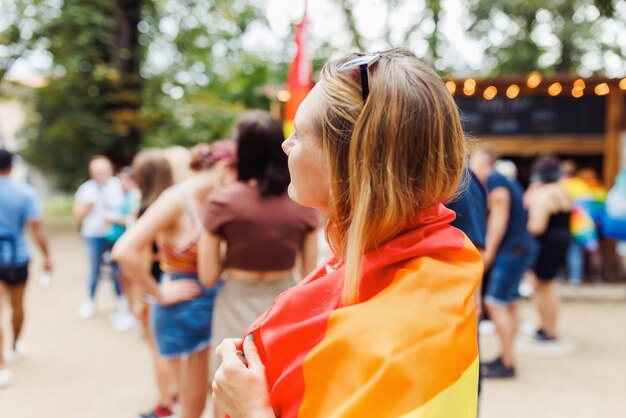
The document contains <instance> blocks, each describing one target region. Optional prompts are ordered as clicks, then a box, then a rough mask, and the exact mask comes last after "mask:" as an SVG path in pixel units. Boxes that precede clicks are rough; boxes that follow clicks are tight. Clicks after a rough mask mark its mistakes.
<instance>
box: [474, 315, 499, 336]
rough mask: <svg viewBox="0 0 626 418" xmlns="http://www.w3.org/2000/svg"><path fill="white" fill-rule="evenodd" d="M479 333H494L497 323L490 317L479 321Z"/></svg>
mask: <svg viewBox="0 0 626 418" xmlns="http://www.w3.org/2000/svg"><path fill="white" fill-rule="evenodd" d="M478 333H479V334H480V335H493V334H495V333H496V325H495V324H494V323H493V321H490V320H489V319H483V320H482V321H480V322H479V323H478Z"/></svg>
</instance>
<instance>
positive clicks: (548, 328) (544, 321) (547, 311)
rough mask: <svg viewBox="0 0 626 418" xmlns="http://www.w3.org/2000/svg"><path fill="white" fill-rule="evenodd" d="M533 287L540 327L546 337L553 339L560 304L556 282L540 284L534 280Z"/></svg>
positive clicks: (540, 282)
mask: <svg viewBox="0 0 626 418" xmlns="http://www.w3.org/2000/svg"><path fill="white" fill-rule="evenodd" d="M534 287H535V291H534V292H533V299H534V301H535V304H536V305H537V310H538V311H539V318H540V321H541V322H540V327H541V329H542V330H543V332H544V333H545V334H546V335H547V336H549V337H555V335H556V320H557V316H558V311H559V304H560V302H559V294H558V292H557V289H556V282H555V281H554V280H550V281H549V282H542V281H540V280H538V279H537V278H534Z"/></svg>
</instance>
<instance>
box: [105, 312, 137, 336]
mask: <svg viewBox="0 0 626 418" xmlns="http://www.w3.org/2000/svg"><path fill="white" fill-rule="evenodd" d="M111 322H112V323H113V330H115V331H117V332H124V331H130V330H131V329H135V328H137V327H138V326H139V321H137V319H135V317H134V316H133V315H131V314H130V313H127V314H126V315H124V316H117V317H116V318H114V319H112V320H111Z"/></svg>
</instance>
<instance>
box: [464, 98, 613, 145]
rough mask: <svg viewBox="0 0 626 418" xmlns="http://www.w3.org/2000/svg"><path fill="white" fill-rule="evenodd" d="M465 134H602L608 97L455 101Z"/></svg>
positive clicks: (466, 99)
mask: <svg viewBox="0 0 626 418" xmlns="http://www.w3.org/2000/svg"><path fill="white" fill-rule="evenodd" d="M455 99H456V102H457V105H458V106H459V110H460V112H461V119H462V122H463V128H464V130H465V132H467V133H468V134H470V135H472V136H476V137H479V136H515V135H562V134H582V135H586V134H602V133H604V131H605V120H604V119H605V116H604V115H605V107H606V97H605V96H596V95H593V96H591V95H589V96H583V97H580V98H578V99H577V98H574V97H571V96H569V97H568V96H557V97H550V96H528V97H518V98H515V99H509V98H507V97H496V98H494V99H492V100H485V99H484V98H483V97H456V98H455Z"/></svg>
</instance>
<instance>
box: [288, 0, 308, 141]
mask: <svg viewBox="0 0 626 418" xmlns="http://www.w3.org/2000/svg"><path fill="white" fill-rule="evenodd" d="M295 42H296V53H295V55H294V57H293V61H292V62H291V66H290V67H289V74H288V76H287V88H288V90H289V97H290V98H289V100H288V101H287V103H286V104H285V113H284V117H283V130H284V132H285V137H287V136H289V135H291V134H292V132H293V130H294V128H293V120H294V119H295V117H296V111H297V110H298V106H300V103H302V101H303V100H304V98H305V97H306V95H307V94H308V93H309V91H311V88H312V86H313V63H312V61H311V56H310V55H309V51H308V45H307V44H308V32H307V2H306V1H305V2H304V15H303V16H302V20H301V21H300V23H298V25H297V26H296V39H295Z"/></svg>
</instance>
